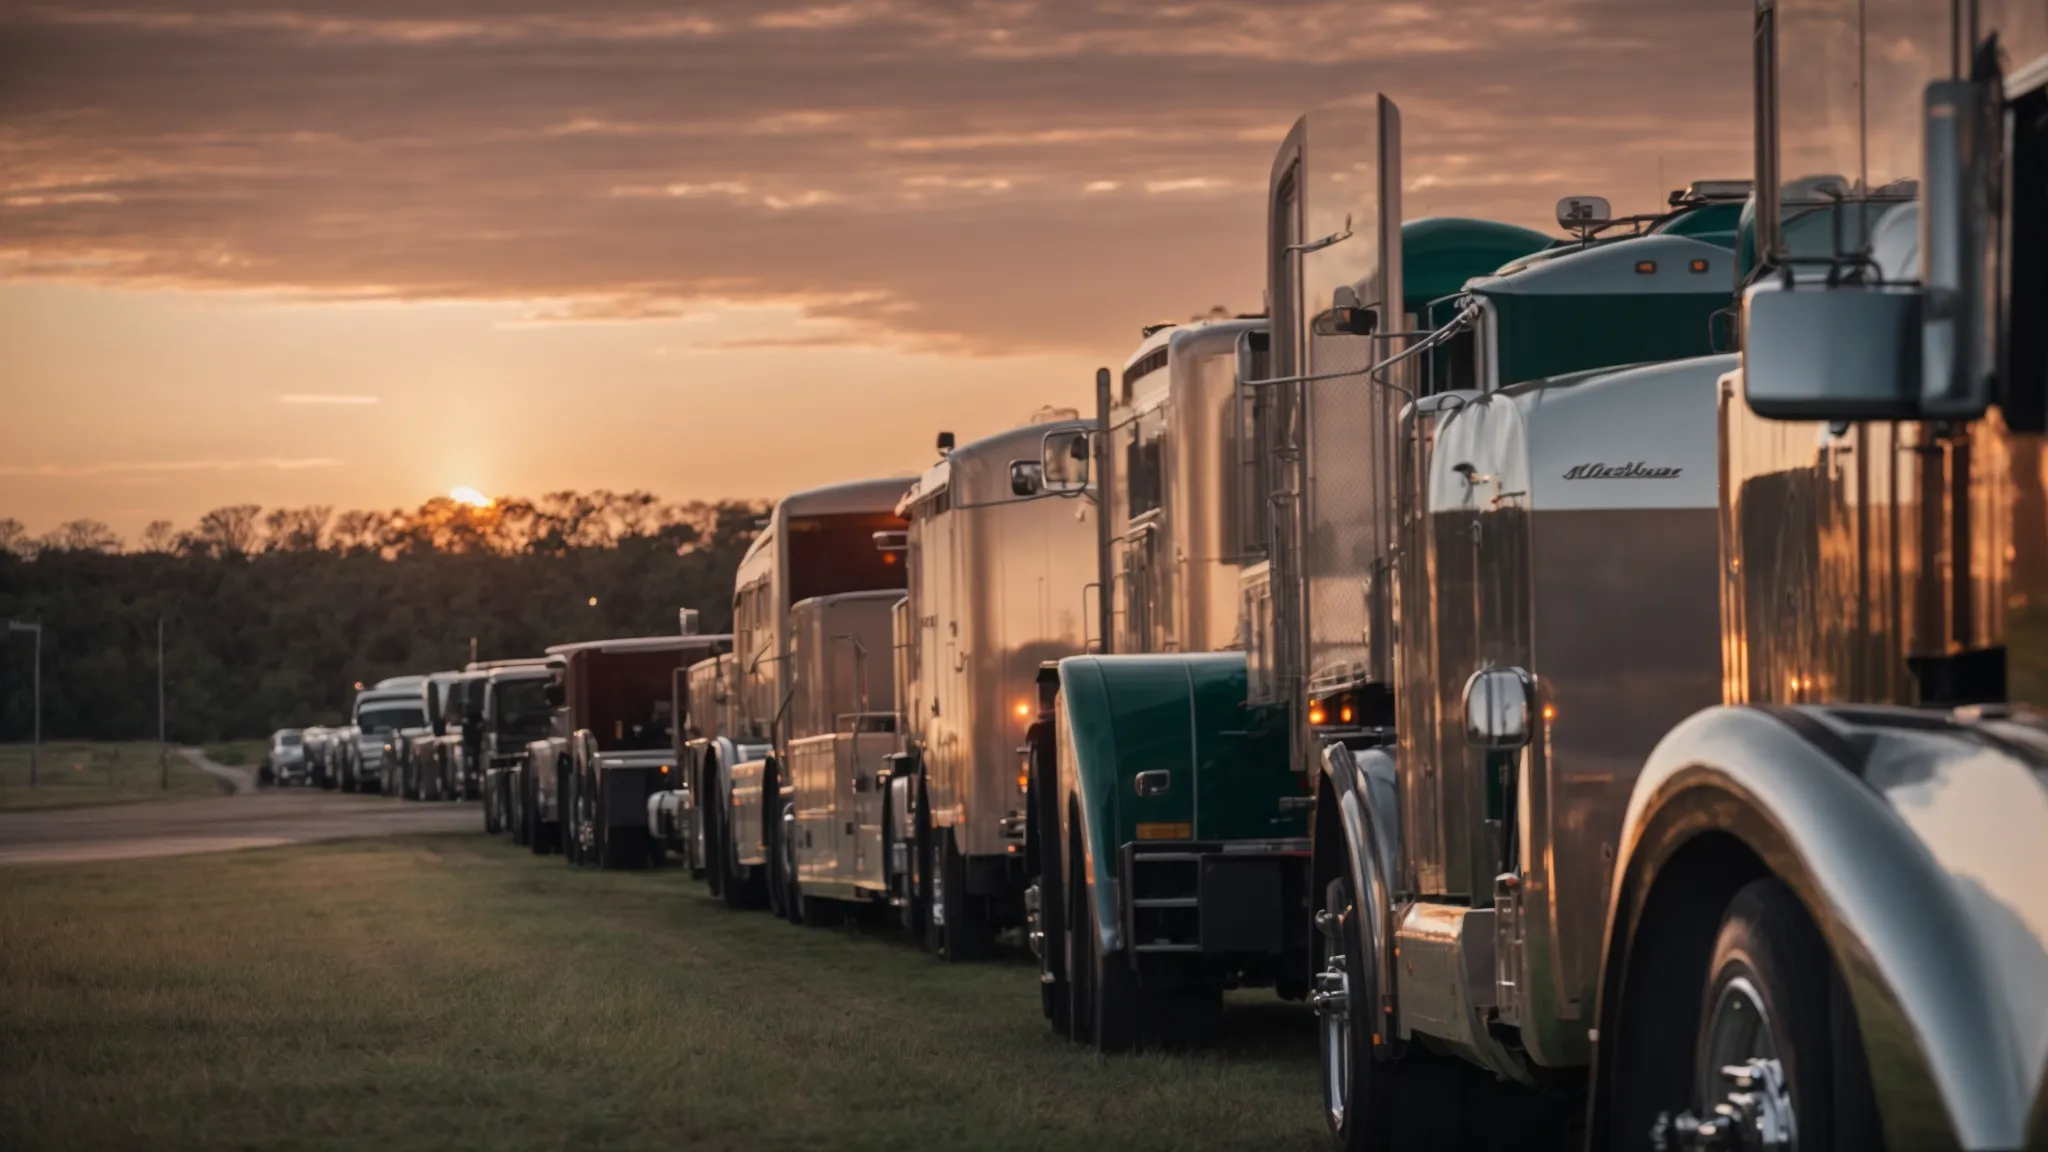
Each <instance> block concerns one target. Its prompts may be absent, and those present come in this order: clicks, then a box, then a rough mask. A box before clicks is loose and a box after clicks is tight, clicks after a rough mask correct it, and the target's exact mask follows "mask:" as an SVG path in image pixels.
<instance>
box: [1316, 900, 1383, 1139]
mask: <svg viewBox="0 0 2048 1152" xmlns="http://www.w3.org/2000/svg"><path fill="white" fill-rule="evenodd" d="M1322 910H1324V911H1327V912H1329V913H1330V915H1332V916H1334V917H1336V931H1337V937H1336V939H1334V940H1333V939H1331V938H1330V937H1329V936H1327V935H1325V934H1324V933H1323V932H1322V931H1321V930H1320V929H1315V930H1314V931H1315V941H1314V943H1315V961H1314V963H1315V971H1316V972H1317V973H1321V972H1322V971H1323V970H1324V969H1325V968H1326V967H1329V966H1330V959H1331V957H1332V956H1342V957H1343V958H1344V964H1343V972H1344V977H1345V987H1346V989H1347V990H1348V992H1349V998H1348V1001H1347V1004H1346V1007H1345V1009H1344V1012H1345V1023H1346V1024H1347V1025H1348V1032H1347V1034H1346V1036H1345V1037H1344V1038H1343V1040H1341V1041H1339V1040H1337V1039H1336V1038H1334V1037H1331V1036H1328V1035H1326V1034H1324V1033H1323V1031H1322V1028H1321V1021H1318V1034H1317V1044H1316V1061H1317V1067H1318V1070H1319V1071H1320V1072H1321V1074H1322V1075H1323V1076H1324V1077H1325V1078H1327V1080H1335V1079H1339V1078H1341V1079H1342V1080H1343V1081H1344V1082H1345V1084H1344V1095H1343V1103H1342V1105H1341V1106H1336V1105H1333V1104H1332V1102H1331V1101H1330V1100H1329V1098H1328V1096H1327V1095H1326V1096H1325V1097H1324V1108H1323V1119H1324V1121H1325V1122H1326V1123H1328V1124H1329V1127H1330V1136H1331V1137H1332V1138H1333V1139H1334V1140H1335V1141H1336V1144H1337V1147H1338V1148H1340V1149H1343V1150H1344V1152H1372V1150H1376V1149H1383V1148H1387V1147H1389V1146H1390V1144H1389V1141H1390V1139H1391V1129H1390V1127H1389V1124H1388V1120H1389V1118H1390V1117H1391V1116H1392V1115H1393V1108H1392V1092H1391V1087H1392V1082H1393V1075H1392V1069H1393V1068H1394V1065H1393V1064H1392V1063H1391V1062H1387V1061H1381V1060H1377V1059H1375V1058H1374V1057H1373V1040H1372V1038H1373V1032H1374V1030H1375V1029H1376V1028H1377V1027H1378V1024H1379V1020H1378V1014H1379V1013H1378V1007H1379V1003H1378V1002H1379V997H1378V995H1377V994H1376V993H1375V992H1374V991H1373V988H1374V984H1375V982H1376V980H1377V976H1376V973H1377V971H1378V968H1377V965H1376V961H1375V960H1374V958H1373V955H1372V951H1371V947H1370V942H1369V941H1368V940H1367V939H1366V934H1365V921H1364V919H1363V918H1362V917H1361V916H1360V914H1359V909H1358V905H1357V902H1356V901H1355V900H1353V899H1352V895H1351V881H1350V879H1349V878H1348V877H1342V876H1340V877H1338V878H1337V879H1335V880H1332V881H1330V883H1329V886H1328V887H1327V888H1325V889H1324V894H1323V905H1322ZM1335 949H1342V951H1334V950H1335ZM1338 1049H1341V1051H1339V1050H1338ZM1340 1061H1346V1062H1348V1063H1340ZM1327 1080H1326V1082H1327Z"/></svg>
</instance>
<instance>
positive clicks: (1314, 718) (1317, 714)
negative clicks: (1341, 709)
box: [1308, 704, 1329, 724]
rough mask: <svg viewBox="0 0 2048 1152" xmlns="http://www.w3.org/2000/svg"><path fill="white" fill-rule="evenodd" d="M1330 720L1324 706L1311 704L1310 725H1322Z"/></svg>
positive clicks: (1309, 712) (1309, 709) (1309, 707)
mask: <svg viewBox="0 0 2048 1152" xmlns="http://www.w3.org/2000/svg"><path fill="white" fill-rule="evenodd" d="M1328 718H1329V717H1328V716H1327V715H1326V714H1325V713H1324V712H1323V706H1322V705H1321V704H1311V705H1309V706H1308V722H1309V723H1310V724H1321V723H1322V722H1323V721H1324V720H1326V719H1328Z"/></svg>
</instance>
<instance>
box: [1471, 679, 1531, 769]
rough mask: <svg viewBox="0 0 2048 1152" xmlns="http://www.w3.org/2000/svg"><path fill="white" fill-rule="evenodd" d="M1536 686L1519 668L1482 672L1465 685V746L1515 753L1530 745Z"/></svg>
mask: <svg viewBox="0 0 2048 1152" xmlns="http://www.w3.org/2000/svg"><path fill="white" fill-rule="evenodd" d="M1535 698H1536V685H1535V682H1534V681H1532V680H1530V678H1529V674H1528V673H1527V672H1524V671H1522V670H1521V669H1520V668H1481V669H1480V670H1479V671H1477V672H1474V673H1473V674H1472V678H1471V679H1469V680H1467V681H1465V743H1467V744H1470V745H1472V746H1473V747H1475V748H1484V749H1486V750H1487V751H1490V752H1512V751H1514V750H1516V749H1518V748H1521V747H1523V746H1525V745H1527V744H1528V743H1529V712H1530V705H1531V704H1532V703H1533V702H1534V701H1535Z"/></svg>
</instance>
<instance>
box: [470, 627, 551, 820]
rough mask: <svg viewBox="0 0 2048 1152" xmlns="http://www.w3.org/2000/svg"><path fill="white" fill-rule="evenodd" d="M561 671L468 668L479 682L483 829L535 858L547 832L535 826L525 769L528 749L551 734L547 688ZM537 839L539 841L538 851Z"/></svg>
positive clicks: (529, 663)
mask: <svg viewBox="0 0 2048 1152" xmlns="http://www.w3.org/2000/svg"><path fill="white" fill-rule="evenodd" d="M560 668H561V663H560V661H557V660H552V659H549V658H547V657H532V658H527V659H515V660H490V661H477V662H473V663H471V664H470V665H469V667H468V668H467V671H469V672H472V673H476V674H480V675H482V677H483V689H482V693H483V698H482V702H481V705H480V706H479V708H478V717H477V719H478V722H479V726H480V727H481V729H482V731H481V732H480V733H479V740H478V751H477V755H478V757H479V759H480V763H481V764H482V768H483V794H484V803H483V809H484V829H485V830H486V831H488V832H492V833H496V832H500V831H509V832H510V833H511V835H512V842H513V843H515V844H518V845H519V846H521V847H527V848H534V849H535V851H536V853H540V852H545V851H546V850H547V841H546V836H547V831H548V830H547V829H546V827H545V826H542V825H539V824H537V822H536V821H535V820H534V811H533V806H532V804H531V803H530V802H529V801H528V799H527V794H526V789H525V787H524V785H525V783H526V781H527V775H526V773H525V772H524V768H525V765H526V761H527V748H528V745H530V744H532V743H533V742H535V741H537V740H545V739H548V738H549V737H550V735H551V734H552V730H553V722H554V706H553V704H552V703H551V702H550V700H549V687H550V685H551V684H552V683H553V682H554V680H555V679H556V677H557V676H558V675H559V673H560ZM536 836H538V837H540V838H541V840H540V844H539V846H538V847H536V845H535V837H536Z"/></svg>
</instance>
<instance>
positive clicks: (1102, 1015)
mask: <svg viewBox="0 0 2048 1152" xmlns="http://www.w3.org/2000/svg"><path fill="white" fill-rule="evenodd" d="M1087 913H1088V919H1087V924H1088V940H1087V943H1088V953H1089V958H1090V959H1091V960H1092V961H1093V963H1094V968H1095V971H1094V976H1093V978H1092V979H1091V980H1090V981H1089V985H1090V988H1091V991H1092V992H1093V997H1092V998H1093V1000H1094V1004H1093V1005H1092V1006H1091V1007H1093V1009H1094V1014H1095V1027H1094V1036H1095V1050H1096V1051H1097V1052H1100V1053H1102V1054H1103V1055H1105V1056H1113V1055H1116V1054H1117V1053H1120V1052H1129V1051H1131V1050H1132V1049H1134V1048H1137V1047H1139V1046H1140V1045H1142V1044H1143V1043H1144V1042H1145V1040H1146V1038H1147V1037H1146V1029H1145V1025H1146V1013H1145V999H1144V997H1145V989H1144V988H1143V986H1141V985H1140V984H1139V983H1138V974H1137V973H1136V972H1134V971H1132V970H1131V963H1130V958H1129V956H1127V955H1126V954H1125V953H1122V952H1105V951H1103V950H1102V925H1101V921H1100V919H1099V918H1098V917H1097V915H1096V912H1095V902H1094V901H1093V900H1090V901H1088V907H1087Z"/></svg>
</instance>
